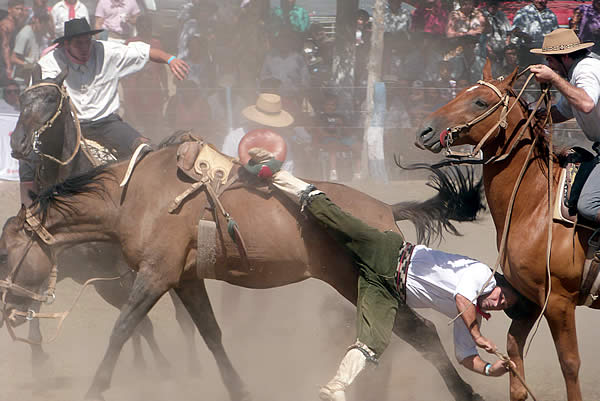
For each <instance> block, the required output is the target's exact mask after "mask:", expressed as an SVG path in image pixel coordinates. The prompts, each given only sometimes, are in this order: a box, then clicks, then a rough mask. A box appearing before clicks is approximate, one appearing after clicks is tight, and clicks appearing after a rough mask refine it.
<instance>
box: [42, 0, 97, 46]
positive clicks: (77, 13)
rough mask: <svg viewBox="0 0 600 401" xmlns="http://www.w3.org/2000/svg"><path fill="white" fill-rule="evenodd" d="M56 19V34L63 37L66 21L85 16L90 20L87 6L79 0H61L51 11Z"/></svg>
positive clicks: (54, 19) (53, 18)
mask: <svg viewBox="0 0 600 401" xmlns="http://www.w3.org/2000/svg"><path fill="white" fill-rule="evenodd" d="M50 15H51V16H52V20H53V21H54V34H55V35H56V36H57V37H62V36H63V35H64V34H65V22H67V21H70V20H72V19H75V18H85V19H86V20H87V21H88V23H89V22H90V14H89V12H88V9H87V7H86V6H85V4H83V3H82V2H81V1H79V0H61V1H59V2H58V3H56V4H55V5H54V7H52V10H51V11H50Z"/></svg>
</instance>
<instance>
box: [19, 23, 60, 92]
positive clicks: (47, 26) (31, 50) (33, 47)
mask: <svg viewBox="0 0 600 401" xmlns="http://www.w3.org/2000/svg"><path fill="white" fill-rule="evenodd" d="M52 31H53V29H52V21H51V20H50V15H49V14H48V13H42V14H41V15H37V14H36V15H34V16H33V18H32V19H31V22H30V23H29V24H27V25H25V26H24V27H23V28H22V29H21V30H20V31H19V33H18V34H17V37H16V38H15V47H14V49H13V53H12V60H11V61H12V63H13V64H14V65H15V67H16V68H15V76H16V77H19V78H20V79H22V80H23V81H24V82H29V77H30V75H31V70H32V69H33V65H34V64H35V63H36V62H37V61H38V60H39V59H40V57H41V53H42V50H43V49H45V48H46V47H48V46H47V45H48V42H49V38H50V34H51V32H52Z"/></svg>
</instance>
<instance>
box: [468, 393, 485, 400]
mask: <svg viewBox="0 0 600 401" xmlns="http://www.w3.org/2000/svg"><path fill="white" fill-rule="evenodd" d="M471 400H472V401H485V400H484V399H483V397H482V396H480V395H479V394H477V393H473V397H472V398H471Z"/></svg>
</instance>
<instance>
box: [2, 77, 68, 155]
mask: <svg viewBox="0 0 600 401" xmlns="http://www.w3.org/2000/svg"><path fill="white" fill-rule="evenodd" d="M67 74H68V70H65V71H63V72H61V73H60V74H58V75H57V76H56V77H55V78H49V79H44V80H41V79H40V76H39V75H37V76H36V74H33V77H32V85H31V86H30V87H29V88H27V89H25V91H24V92H23V93H22V94H21V98H20V104H21V110H20V112H21V114H20V116H19V120H18V121H17V126H16V127H15V130H14V131H13V133H12V135H11V138H10V146H11V148H12V155H13V157H14V158H16V159H25V158H26V157H27V156H28V155H29V154H30V153H31V151H33V150H35V151H41V152H44V153H47V154H59V153H58V152H60V151H61V150H62V141H63V138H62V137H61V138H60V139H58V138H56V139H55V138H48V134H47V133H46V135H43V134H44V132H46V131H48V130H50V129H51V128H52V124H53V123H54V121H55V120H56V119H57V118H58V117H59V116H60V114H62V111H63V110H65V109H66V102H67V99H66V93H65V92H64V90H63V89H62V84H63V81H64V80H65V78H66V76H67ZM51 136H52V137H53V136H54V135H51Z"/></svg>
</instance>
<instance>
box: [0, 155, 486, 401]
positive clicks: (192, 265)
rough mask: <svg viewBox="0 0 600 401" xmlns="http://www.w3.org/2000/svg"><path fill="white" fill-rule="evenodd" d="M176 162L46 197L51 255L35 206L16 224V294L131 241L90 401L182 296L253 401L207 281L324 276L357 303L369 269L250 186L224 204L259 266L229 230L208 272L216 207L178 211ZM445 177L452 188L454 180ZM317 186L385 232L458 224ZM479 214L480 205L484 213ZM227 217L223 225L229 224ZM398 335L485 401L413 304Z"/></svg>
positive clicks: (113, 169) (12, 234) (240, 396)
mask: <svg viewBox="0 0 600 401" xmlns="http://www.w3.org/2000/svg"><path fill="white" fill-rule="evenodd" d="M176 154H177V148H176V147H175V146H171V147H167V148H164V149H161V150H159V151H156V152H152V153H151V154H149V155H147V156H146V157H144V158H143V159H142V160H141V161H140V162H139V163H138V165H137V166H136V170H135V171H136V172H134V174H133V176H132V178H131V180H130V181H129V183H128V185H127V186H126V188H121V187H119V184H118V182H119V181H120V179H121V178H122V177H123V175H124V174H125V170H126V168H127V164H126V163H123V162H122V163H117V164H113V165H110V166H108V167H104V168H99V169H96V170H93V171H90V172H88V173H84V174H82V175H79V176H75V177H72V178H68V179H67V180H66V181H64V182H63V183H60V184H57V185H56V186H54V187H52V188H50V189H48V190H47V191H45V192H43V193H42V194H41V195H40V196H39V197H38V199H37V201H36V202H35V203H34V204H33V205H32V207H31V208H30V209H29V210H31V211H32V213H34V215H36V216H38V217H39V219H41V221H42V222H43V226H44V227H45V229H47V230H48V232H49V233H51V235H52V236H53V238H54V244H53V245H51V246H49V245H46V244H45V243H43V242H41V241H40V238H39V237H38V235H37V234H35V233H32V232H31V231H28V229H27V228H26V227H27V224H26V223H25V214H26V209H24V208H23V209H22V210H21V211H20V212H19V214H18V215H17V216H16V217H13V218H11V219H9V221H8V222H7V223H6V224H5V226H4V229H3V232H2V237H1V238H0V249H2V250H3V252H4V253H5V263H4V264H3V265H2V266H0V277H2V278H5V277H7V274H8V272H10V271H13V269H14V272H13V273H12V274H11V279H12V282H13V283H14V285H17V286H21V287H23V288H26V289H29V290H31V291H40V290H43V289H41V287H42V285H43V283H44V282H45V280H46V279H47V277H48V275H49V272H50V269H51V265H52V261H51V259H52V258H51V252H58V251H60V250H61V249H64V248H67V247H70V246H73V245H75V244H81V243H86V242H89V241H106V242H112V243H116V244H119V245H120V248H121V250H122V252H123V255H124V258H125V260H126V262H127V264H128V265H129V266H131V267H132V268H133V269H134V270H136V271H137V275H136V278H135V282H134V284H133V288H132V290H131V293H130V295H129V299H128V301H127V302H126V304H125V305H124V306H123V308H122V309H121V313H120V315H119V318H118V319H117V322H116V323H115V326H114V329H113V332H112V334H111V337H110V342H109V346H108V349H107V351H106V354H105V356H104V358H103V360H102V362H101V364H100V366H99V367H98V370H97V372H96V375H95V377H94V379H93V382H92V384H91V387H90V389H89V390H88V393H87V399H102V393H103V392H104V391H105V390H106V389H108V388H109V386H110V381H111V377H112V374H113V370H114V367H115V364H116V362H117V358H118V356H119V353H120V351H121V348H122V346H123V344H124V342H125V341H126V340H127V339H128V338H129V336H130V335H131V333H132V330H133V328H134V327H135V326H136V325H137V324H138V323H139V322H140V320H141V319H142V318H143V317H144V316H146V314H147V313H148V311H149V310H150V309H151V308H152V306H153V305H154V304H155V303H156V302H157V301H158V300H159V299H160V298H161V296H162V295H163V294H164V293H165V292H167V291H168V290H170V289H172V288H174V289H175V291H176V293H177V295H179V298H180V299H181V301H182V302H183V304H184V305H185V307H186V308H187V310H188V312H189V313H190V315H191V316H192V319H193V320H194V322H195V324H196V326H197V328H198V330H199V331H200V333H201V334H202V336H203V337H204V339H205V341H206V342H207V345H208V347H209V349H210V350H211V351H212V352H213V355H214V356H215V358H216V359H217V363H218V366H219V368H220V372H221V376H222V378H223V380H224V383H225V385H226V387H227V389H228V391H229V393H230V397H231V399H232V400H235V401H239V400H248V399H250V396H249V394H248V393H247V391H246V389H245V385H244V384H243V382H242V380H241V378H240V377H239V375H238V374H237V372H236V370H235V369H234V367H233V365H232V364H231V362H230V360H229V358H228V356H227V354H226V353H225V349H224V348H223V345H222V342H221V332H220V328H219V326H218V324H217V321H216V319H215V317H214V314H213V311H212V308H211V305H210V301H209V299H208V296H207V293H206V289H205V285H204V279H206V278H213V279H217V280H222V281H227V282H229V283H231V284H234V285H238V286H243V287H247V288H272V287H278V286H283V285H286V284H291V283H296V282H299V281H302V280H305V279H307V278H317V279H320V280H323V281H324V282H326V283H328V284H330V285H331V286H333V287H334V288H335V289H336V290H337V291H338V292H339V293H340V294H341V295H343V296H344V297H345V298H346V299H348V300H349V301H350V302H352V303H356V296H357V275H358V272H357V269H356V268H355V267H354V266H353V264H352V262H351V259H350V258H349V256H348V255H346V253H345V252H344V251H343V250H342V248H341V247H340V246H339V245H338V244H337V243H336V242H335V241H334V240H333V239H332V238H331V237H329V236H328V235H327V234H326V233H325V231H324V230H322V229H321V228H320V227H319V226H318V225H317V224H316V223H315V222H314V221H313V220H311V219H308V218H305V217H304V216H302V215H300V214H299V213H298V212H297V208H296V207H294V206H293V205H292V204H291V202H290V201H289V200H288V199H287V198H285V197H284V196H283V195H282V194H279V193H276V192H273V193H271V192H268V191H259V190H257V189H255V187H254V186H253V185H250V184H246V185H240V186H237V187H230V188H229V189H228V190H227V191H225V192H224V193H223V194H222V195H221V198H220V199H221V202H222V204H223V206H224V207H225V209H226V210H227V211H228V212H229V213H230V214H231V215H232V216H233V217H235V219H236V221H237V224H238V226H239V229H240V231H241V233H242V235H243V236H244V240H245V242H246V249H247V250H248V256H247V260H242V258H241V257H240V254H239V253H238V248H237V246H236V245H235V243H234V242H233V240H232V239H231V238H230V236H229V235H228V234H227V232H226V231H225V233H223V232H221V231H219V234H218V235H217V248H216V255H215V262H214V265H213V268H211V269H202V270H197V268H196V258H197V252H198V249H197V222H198V221H199V219H200V218H202V217H203V216H205V211H206V208H207V207H209V206H210V201H209V199H208V198H207V195H206V192H197V193H196V194H195V195H193V196H192V197H190V198H189V199H188V200H187V202H185V203H183V205H182V206H181V207H180V209H178V212H177V213H175V214H171V213H169V212H168V207H169V204H170V202H171V201H172V200H173V198H174V197H175V196H177V195H178V194H180V193H182V192H183V191H185V190H186V189H188V188H189V185H190V184H189V182H187V180H185V179H184V178H183V177H182V176H181V175H180V174H178V169H177V166H176ZM235 168H237V167H235ZM440 174H441V173H440ZM443 178H444V179H442V182H444V181H447V177H443ZM463 184H464V182H463ZM467 184H468V182H467ZM471 184H472V183H471ZM317 185H318V187H319V188H320V189H322V190H323V191H325V192H326V193H327V194H328V195H329V196H330V197H331V198H332V199H333V200H334V201H335V202H336V203H338V204H339V205H340V206H341V207H343V208H344V209H345V210H348V211H349V212H351V213H353V214H354V215H355V216H357V217H359V218H361V219H362V220H363V221H365V222H366V223H368V224H370V225H372V226H373V227H377V228H379V229H381V230H395V231H397V230H398V228H397V226H396V224H395V220H396V219H395V218H394V214H396V216H397V217H399V218H400V219H406V218H410V219H411V221H413V222H416V224H418V225H419V226H420V227H421V229H422V230H426V229H427V228H429V229H434V230H436V229H437V230H439V229H440V227H441V226H443V225H444V224H446V223H449V222H447V221H445V222H440V221H434V220H431V217H432V216H436V218H438V217H439V218H443V217H444V216H445V213H447V212H448V210H449V208H450V209H452V208H453V207H454V205H453V204H449V203H448V202H447V201H440V198H439V196H438V197H437V200H436V199H432V200H429V201H426V202H424V203H417V202H410V203H406V204H400V205H398V206H397V207H396V209H395V211H394V210H393V207H392V206H390V205H387V204H385V203H383V202H380V201H377V200H375V199H373V198H371V197H369V196H368V195H366V194H364V193H361V192H358V191H356V190H353V189H351V188H348V187H346V186H343V185H339V184H331V183H317ZM463 189H464V188H463ZM471 189H472V190H473V189H474V190H475V192H477V191H478V188H471ZM446 190H447V188H446ZM442 199H444V197H442ZM479 207H480V203H479V199H477V202H476V207H475V208H474V209H475V210H479ZM471 215H473V214H471ZM221 220H222V219H219V225H220V226H223V224H226V223H225V222H224V221H221ZM436 227H437V228H436ZM245 262H247V263H248V265H249V266H251V267H252V269H250V270H249V271H248V270H246V273H245V274H240V272H244V271H245V269H244V266H245V265H246V263H245ZM6 301H7V302H6V304H5V305H4V309H3V316H4V317H5V320H7V321H8V322H7V323H8V324H17V323H18V322H19V321H20V319H19V318H18V317H14V316H12V315H13V313H12V312H13V311H23V310H24V308H26V307H27V305H28V303H29V302H30V301H29V300H28V299H27V298H23V297H19V296H18V295H15V294H13V293H12V292H11V291H10V290H9V291H8V294H7V295H6ZM11 316H12V317H11ZM394 332H395V333H396V334H397V335H398V336H400V337H401V338H402V339H404V340H405V341H407V342H408V343H410V344H411V345H412V346H414V347H415V348H416V349H417V350H418V351H419V352H420V353H421V354H422V355H423V356H424V357H425V358H426V359H427V360H429V361H431V362H432V364H433V365H434V366H435V368H436V369H437V370H438V371H439V373H440V374H441V376H442V378H443V380H444V381H445V383H446V385H447V386H448V388H449V390H450V392H451V393H452V394H453V396H454V398H455V399H456V400H476V399H481V398H480V397H479V396H478V395H477V394H475V393H474V392H473V390H472V388H471V386H469V385H468V384H467V383H465V382H464V381H463V380H462V378H461V377H460V376H459V375H458V373H457V371H456V369H455V368H454V366H453V364H452V363H451V361H450V360H449V358H448V356H447V354H446V352H445V351H444V349H443V347H442V345H441V342H440V339H439V337H438V335H437V332H436V330H435V327H434V326H433V324H432V323H431V322H429V321H427V320H425V319H423V318H422V317H420V316H419V315H417V314H416V313H415V312H414V311H412V310H410V309H409V308H408V307H404V308H400V309H399V311H398V314H397V317H396V324H395V328H394Z"/></svg>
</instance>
